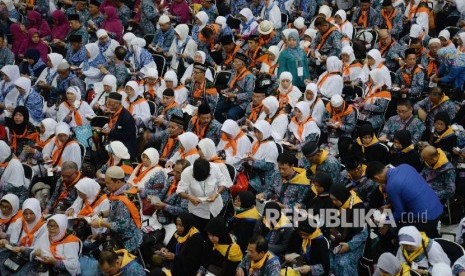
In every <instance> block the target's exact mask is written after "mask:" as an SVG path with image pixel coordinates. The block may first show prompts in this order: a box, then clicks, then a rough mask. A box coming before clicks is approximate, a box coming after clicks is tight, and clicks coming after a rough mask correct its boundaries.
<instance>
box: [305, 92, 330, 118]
mask: <svg viewBox="0 0 465 276" xmlns="http://www.w3.org/2000/svg"><path fill="white" fill-rule="evenodd" d="M304 102H307V103H308V104H309V106H310V114H311V117H312V118H313V120H315V122H316V124H317V125H318V126H321V123H322V117H323V114H324V112H325V110H326V108H325V104H324V103H323V100H322V99H320V97H318V87H317V85H316V84H315V83H309V84H307V87H306V88H305V94H304Z"/></svg>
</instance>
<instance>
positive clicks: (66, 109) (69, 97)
mask: <svg viewBox="0 0 465 276" xmlns="http://www.w3.org/2000/svg"><path fill="white" fill-rule="evenodd" d="M93 117H95V113H94V110H93V109H92V107H90V105H89V104H88V103H87V102H86V101H82V100H81V90H80V89H79V87H77V86H70V87H68V89H67V90H66V101H64V102H62V103H61V104H60V106H59V107H58V113H57V121H58V122H65V123H67V124H68V125H69V126H70V127H72V128H73V127H80V126H90V119H91V118H93Z"/></svg>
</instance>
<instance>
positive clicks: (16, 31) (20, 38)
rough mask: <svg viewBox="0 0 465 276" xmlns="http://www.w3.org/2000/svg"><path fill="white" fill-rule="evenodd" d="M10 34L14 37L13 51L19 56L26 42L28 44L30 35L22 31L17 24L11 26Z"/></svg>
mask: <svg viewBox="0 0 465 276" xmlns="http://www.w3.org/2000/svg"><path fill="white" fill-rule="evenodd" d="M10 32H11V34H12V35H13V47H11V50H12V51H13V53H14V54H15V55H18V54H19V50H20V48H21V45H22V44H23V43H24V42H27V40H28V35H27V33H25V32H23V31H21V27H20V25H19V24H17V23H14V24H11V26H10Z"/></svg>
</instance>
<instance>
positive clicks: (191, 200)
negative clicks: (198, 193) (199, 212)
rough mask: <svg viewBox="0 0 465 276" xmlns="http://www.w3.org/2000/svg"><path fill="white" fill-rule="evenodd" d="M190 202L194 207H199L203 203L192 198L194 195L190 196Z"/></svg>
mask: <svg viewBox="0 0 465 276" xmlns="http://www.w3.org/2000/svg"><path fill="white" fill-rule="evenodd" d="M188 200H189V201H190V202H191V203H192V204H194V206H197V205H199V204H200V203H201V201H200V199H198V198H197V197H195V196H192V195H191V196H189V198H188Z"/></svg>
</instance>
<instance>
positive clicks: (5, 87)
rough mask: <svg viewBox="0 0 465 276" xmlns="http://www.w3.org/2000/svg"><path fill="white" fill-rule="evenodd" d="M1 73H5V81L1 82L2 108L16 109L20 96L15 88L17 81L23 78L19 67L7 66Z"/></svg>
mask: <svg viewBox="0 0 465 276" xmlns="http://www.w3.org/2000/svg"><path fill="white" fill-rule="evenodd" d="M0 71H1V72H2V73H3V74H2V75H3V79H2V81H0V108H2V109H5V108H7V107H9V108H14V107H15V106H16V99H17V98H18V95H19V92H18V90H17V89H16V87H15V82H16V80H17V79H18V78H19V77H20V76H21V75H20V73H19V67H18V66H17V65H5V66H3V67H2V69H1V70H0ZM0 116H2V115H0Z"/></svg>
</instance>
